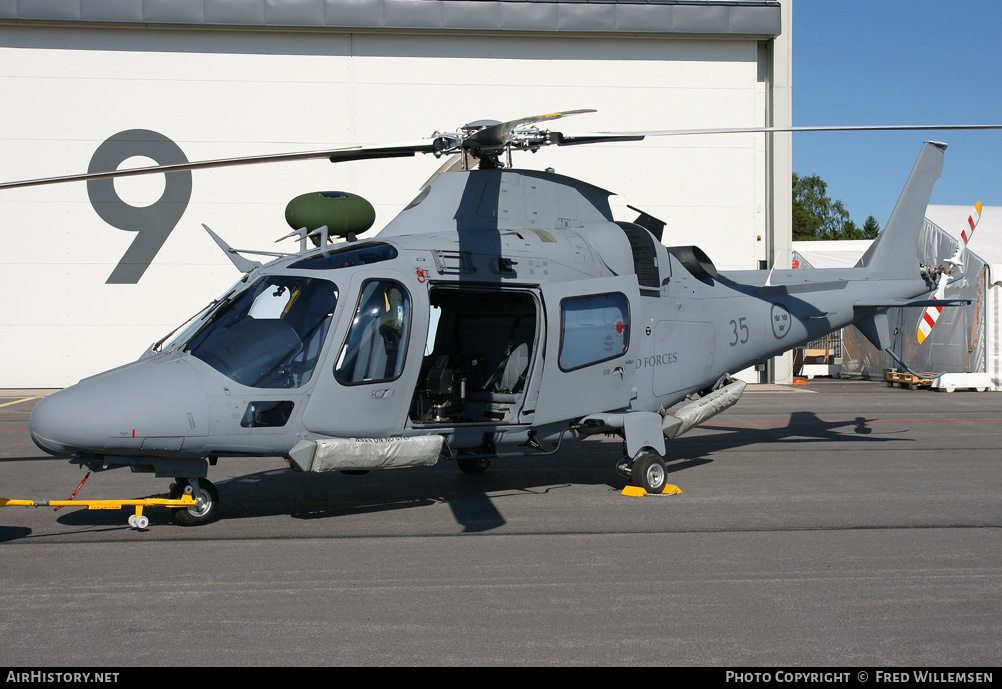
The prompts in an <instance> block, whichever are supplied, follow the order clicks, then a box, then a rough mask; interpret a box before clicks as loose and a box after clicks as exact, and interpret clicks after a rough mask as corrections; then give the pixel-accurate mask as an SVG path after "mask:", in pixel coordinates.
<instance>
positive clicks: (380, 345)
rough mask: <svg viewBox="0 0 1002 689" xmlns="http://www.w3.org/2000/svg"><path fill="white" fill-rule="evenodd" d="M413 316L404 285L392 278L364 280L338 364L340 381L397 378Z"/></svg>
mask: <svg viewBox="0 0 1002 689" xmlns="http://www.w3.org/2000/svg"><path fill="white" fill-rule="evenodd" d="M410 318H411V313H410V296H409V295H408V293H407V290H406V289H404V287H403V286H402V285H400V284H399V283H397V282H394V281H392V280H369V281H368V282H365V283H363V284H362V294H361V297H360V298H359V300H358V308H357V309H356V311H355V318H354V320H353V321H352V323H351V327H350V329H349V330H348V338H347V340H346V341H345V343H344V346H343V347H342V348H341V353H340V355H339V356H338V359H337V364H336V365H335V369H334V377H335V378H336V379H337V381H338V382H339V383H341V384H342V385H357V384H360V383H376V382H381V381H388V380H393V379H395V378H397V377H398V376H399V375H400V373H401V371H403V368H404V359H405V354H406V351H407V337H408V335H409V332H410Z"/></svg>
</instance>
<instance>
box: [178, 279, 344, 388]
mask: <svg viewBox="0 0 1002 689" xmlns="http://www.w3.org/2000/svg"><path fill="white" fill-rule="evenodd" d="M336 305H337V287H335V285H334V283H333V282H329V281H327V280H317V279H314V278H304V277H298V276H291V275H282V276H278V275H275V276H268V277H263V278H261V279H260V280H258V281H256V282H255V283H254V284H252V285H251V286H249V287H248V288H247V289H246V290H244V291H243V292H241V293H238V294H237V295H235V296H234V298H233V300H232V301H231V302H230V303H228V304H225V305H224V306H223V307H222V308H220V309H219V310H218V311H216V312H215V313H214V314H213V315H212V317H211V318H210V319H209V321H208V322H207V323H206V324H205V326H204V327H203V328H202V329H201V330H200V331H198V332H197V333H196V334H195V336H194V337H193V338H192V339H191V341H190V342H189V343H188V351H189V352H191V354H192V356H194V357H196V358H198V359H201V360H202V361H204V362H205V363H207V364H208V365H209V366H211V367H212V368H214V369H216V370H217V371H219V372H220V373H222V374H223V375H224V376H226V377H228V378H230V379H231V380H233V381H235V382H237V383H240V384H241V385H247V386H249V387H253V388H298V387H301V386H303V385H305V384H306V383H308V382H309V380H310V378H311V377H312V376H313V370H314V368H315V367H316V365H317V360H318V359H319V358H320V350H321V349H322V348H323V343H324V338H325V337H326V336H327V330H328V328H329V327H330V322H331V315H332V314H333V313H334V307H335V306H336Z"/></svg>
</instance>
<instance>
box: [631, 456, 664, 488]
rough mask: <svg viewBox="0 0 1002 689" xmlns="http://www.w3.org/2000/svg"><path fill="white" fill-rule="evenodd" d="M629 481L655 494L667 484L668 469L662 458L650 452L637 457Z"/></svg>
mask: <svg viewBox="0 0 1002 689" xmlns="http://www.w3.org/2000/svg"><path fill="white" fill-rule="evenodd" d="M630 483H632V484H633V485H635V486H636V487H637V488H643V489H644V490H646V491H647V492H648V493H652V494H655V495H656V494H658V493H662V492H664V489H665V486H666V485H668V470H667V469H666V468H665V463H664V460H662V459H661V458H660V457H658V456H657V455H655V454H650V453H645V454H642V455H640V456H639V457H637V459H636V461H634V462H633V469H632V470H631V471H630Z"/></svg>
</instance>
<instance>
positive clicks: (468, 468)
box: [456, 457, 491, 474]
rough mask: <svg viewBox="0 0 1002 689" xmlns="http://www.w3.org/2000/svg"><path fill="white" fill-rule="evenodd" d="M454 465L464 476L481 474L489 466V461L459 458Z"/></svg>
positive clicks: (477, 458)
mask: <svg viewBox="0 0 1002 689" xmlns="http://www.w3.org/2000/svg"><path fill="white" fill-rule="evenodd" d="M456 464H458V465H459V470H460V471H462V472H463V473H464V474H482V473H484V472H485V471H487V467H489V466H490V465H491V460H490V459H488V458H487V457H468V458H467V457H459V458H458V459H456Z"/></svg>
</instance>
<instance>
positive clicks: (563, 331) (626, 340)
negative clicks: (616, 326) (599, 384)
mask: <svg viewBox="0 0 1002 689" xmlns="http://www.w3.org/2000/svg"><path fill="white" fill-rule="evenodd" d="M599 297H619V298H621V299H622V300H623V303H624V304H625V307H626V309H625V310H626V316H625V319H624V321H625V322H624V326H625V327H624V333H623V349H622V351H620V352H617V353H615V354H612V355H610V356H607V357H605V358H602V359H595V360H594V361H588V362H586V363H583V364H578V365H576V366H572V367H569V368H565V367H564V362H563V353H564V342H565V338H566V335H567V327H566V318H565V315H566V311H565V308H564V305H565V303H566V302H569V301H577V300H581V299H595V298H599ZM606 308H608V307H606ZM558 309H559V311H560V345H559V348H558V349H557V367H558V368H559V369H560V370H561V371H563V372H564V373H570V372H571V371H578V370H581V369H583V368H587V367H589V366H594V365H595V364H601V363H604V362H606V361H612V360H613V359H618V358H619V357H622V356H626V353H627V352H629V351H630V336H631V332H632V330H631V323H632V322H633V313H632V311H631V308H630V298H629V297H628V296H626V294H624V293H623V292H599V293H597V294H581V295H575V296H573V297H564V298H563V299H561V300H560V303H559V305H558Z"/></svg>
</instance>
